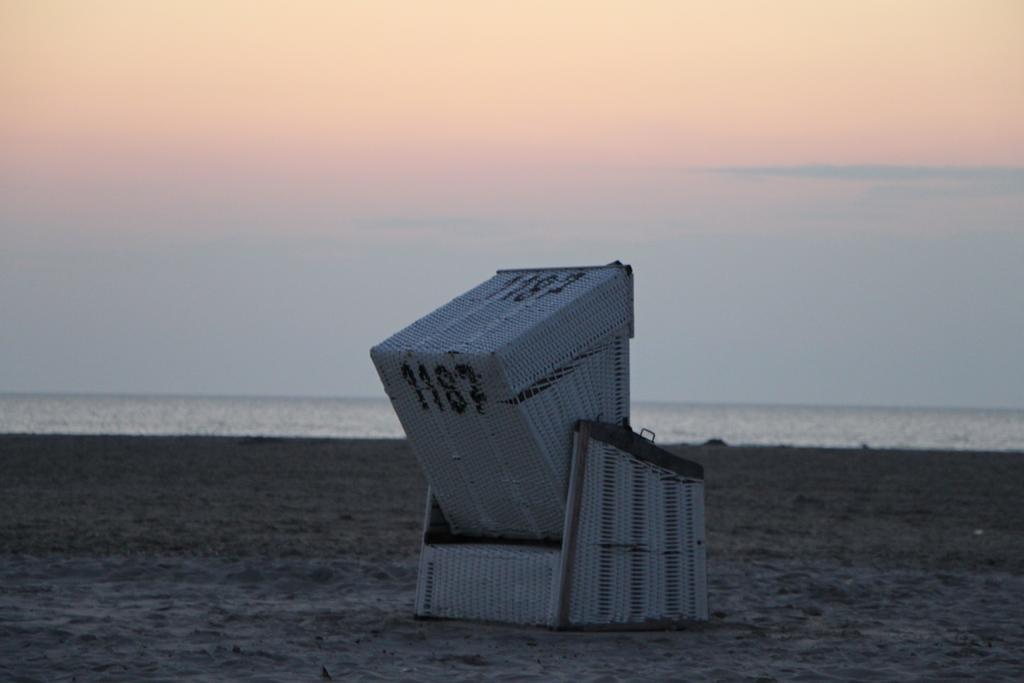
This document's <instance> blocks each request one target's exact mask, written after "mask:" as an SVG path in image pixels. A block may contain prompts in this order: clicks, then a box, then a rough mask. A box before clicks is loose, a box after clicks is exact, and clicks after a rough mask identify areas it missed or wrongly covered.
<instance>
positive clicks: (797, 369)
mask: <svg viewBox="0 0 1024 683" xmlns="http://www.w3.org/2000/svg"><path fill="white" fill-rule="evenodd" d="M547 172H549V173H551V177H552V187H554V188H555V189H556V190H558V189H562V190H566V189H569V190H572V191H571V192H569V191H566V192H565V194H561V193H559V192H552V194H551V196H548V197H535V198H534V200H533V201H532V202H530V203H528V204H525V205H524V204H519V203H517V198H516V197H515V196H513V195H510V196H498V197H496V198H491V202H490V203H489V204H488V203H487V202H481V201H477V200H478V197H477V196H476V195H475V194H474V192H475V190H468V191H467V192H466V193H465V195H464V196H459V195H458V194H457V193H455V194H454V195H452V196H454V197H455V198H456V199H458V200H459V201H457V202H455V203H456V204H459V205H461V206H462V207H463V209H464V210H461V211H459V212H453V213H452V214H451V215H442V214H437V213H431V212H430V211H429V209H430V208H431V207H430V206H426V205H424V204H423V203H422V202H420V201H419V200H417V199H416V198H412V199H409V198H408V197H406V196H405V194H404V193H403V192H402V188H401V187H396V192H395V202H394V205H393V206H392V207H390V208H389V210H388V211H387V212H386V213H385V212H384V211H381V210H380V209H379V208H378V207H364V206H360V205H359V202H358V198H355V199H353V198H352V196H350V195H346V194H345V193H338V195H337V196H335V195H334V194H332V193H331V192H330V191H329V189H325V190H323V191H322V192H321V193H320V194H317V195H315V196H311V197H309V198H308V204H307V205H305V206H304V207H303V206H296V205H292V204H283V203H281V202H280V200H279V198H277V197H274V196H266V197H261V196H258V195H256V194H253V193H252V192H251V189H252V188H251V187H247V186H246V185H245V184H244V183H242V184H241V185H240V187H239V189H238V191H237V194H231V193H225V192H220V193H218V195H217V196H216V197H213V198H210V199H209V200H208V201H200V199H201V197H200V193H199V192H198V190H197V189H196V188H194V187H187V186H186V187H168V186H166V185H160V186H159V187H157V186H155V185H154V184H152V183H148V182H146V181H145V180H143V181H140V183H139V185H138V187H137V188H136V191H135V192H133V193H132V194H131V196H129V197H126V198H125V199H124V200H123V201H112V200H111V199H110V198H109V197H107V198H105V199H104V200H103V201H102V202H97V203H96V204H95V205H94V206H92V207H91V209H90V206H88V203H87V202H83V200H81V199H76V200H74V201H73V202H64V201H61V200H60V198H56V200H55V201H49V200H48V199H47V198H46V197H44V196H38V197H33V196H32V195H31V194H30V193H27V192H24V191H16V189H11V188H12V187H14V185H13V184H12V183H8V184H6V185H5V186H0V207H3V208H0V239H2V243H3V245H4V248H3V250H2V252H0V311H2V319H3V324H2V326H0V391H3V392H127V393H178V394H197V393H198V394H229V395H236V394H242V395H248V394H256V395H317V396H321V395H323V396H379V395H381V394H382V392H381V389H380V386H379V382H378V380H377V378H376V375H375V373H374V371H373V368H372V366H371V364H370V361H369V357H368V349H369V347H370V346H371V345H372V344H374V343H376V342H378V341H380V340H381V339H383V338H384V337H386V336H387V335H388V334H390V333H392V332H394V331H395V330H397V329H398V328H399V327H401V326H403V325H405V324H407V323H409V322H411V321H412V320H414V319H415V318H417V317H418V316H420V315H422V314H424V313H426V312H428V311H429V310H431V309H432V308H434V307H436V306H438V305H440V304H442V303H444V302H445V301H447V300H448V299H449V298H451V297H453V296H455V295H457V294H459V293H461V292H462V291H465V290H466V289H469V288H470V287H471V286H473V285H474V284H476V283H478V282H479V281H481V280H483V279H485V278H487V277H489V276H490V275H491V274H492V273H493V271H494V270H496V269H498V268H505V267H515V266H543V265H575V264H591V263H605V262H608V261H611V260H614V259H619V260H622V261H624V262H627V263H631V264H632V265H633V266H634V268H635V271H636V301H637V307H636V312H637V325H636V331H637V337H636V339H635V340H634V343H633V365H632V367H633V382H632V388H633V396H634V398H635V399H638V400H641V399H647V400H682V401H711V402H719V401H721V402H769V403H775V402H782V403H812V404H813V403H828V404H860V405H864V404H872V405H938V406H981V407H986V406H991V407H1024V357H1022V353H1024V171H1022V169H1020V168H977V167H971V168H967V167H963V168H955V167H892V166H851V167H832V166H794V167H751V168H729V169H717V170H711V169H709V170H689V171H687V170H678V169H649V168H639V169H625V170H624V169H610V170H602V169H596V170H595V169H582V170H581V169H560V170H554V171H550V170H549V171H547ZM638 188H647V192H648V195H647V196H646V197H645V196H643V192H641V193H640V200H638ZM339 196H340V197H342V199H340V200H339V199H338V197H339ZM488 207H489V208H488ZM633 214H635V215H636V218H635V219H634V218H632V216H633ZM155 223H167V224H173V223H181V224H183V225H187V227H188V229H187V230H178V231H175V230H153V229H147V230H144V231H141V232H142V234H141V235H139V236H138V237H136V234H137V233H136V231H135V229H134V226H137V225H147V226H150V228H151V227H152V225H153V224H155Z"/></svg>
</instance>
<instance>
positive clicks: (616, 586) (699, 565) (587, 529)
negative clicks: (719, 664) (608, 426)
mask: <svg viewBox="0 0 1024 683" xmlns="http://www.w3.org/2000/svg"><path fill="white" fill-rule="evenodd" d="M703 487H704V485H703V482H699V481H691V480H686V479H683V478H681V477H679V476H678V475H676V474H675V473H673V472H670V471H668V470H665V469H662V468H660V467H656V466H653V465H650V464H648V463H644V462H641V461H639V460H636V459H635V458H632V457H630V456H629V455H628V454H627V453H624V452H622V451H620V450H618V449H616V448H615V447H613V446H610V445H608V444H605V443H602V442H599V441H594V440H590V441H589V446H588V459H587V465H586V472H585V475H584V484H583V500H582V504H581V510H580V526H579V530H578V533H579V540H578V542H577V551H576V557H575V561H574V562H573V575H572V583H571V587H570V590H571V601H570V610H569V615H570V622H571V623H572V624H573V625H578V626H597V625H605V626H611V625H615V624H643V623H645V622H650V623H661V622H666V621H669V622H670V621H679V620H703V619H707V578H706V569H705V564H706V552H705V542H704V495H703V493H704V492H703Z"/></svg>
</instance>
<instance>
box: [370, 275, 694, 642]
mask: <svg viewBox="0 0 1024 683" xmlns="http://www.w3.org/2000/svg"><path fill="white" fill-rule="evenodd" d="M632 335H633V277H632V270H631V269H630V268H629V267H628V266H624V265H622V264H620V263H618V262H616V263H613V264H609V265H608V266H599V267H585V268H551V269H525V270H507V271H499V272H498V273H497V274H496V275H495V276H494V277H493V278H491V279H490V280H488V281H486V282H484V283H483V284H481V285H479V286H478V287H476V288H474V289H472V290H470V291H469V292H467V293H466V294H463V295H462V296H460V297H457V298H456V299H454V300H453V301H451V302H450V303H449V304H447V305H445V306H442V307H441V308H439V309H437V310H436V311H434V312H433V313H431V314H429V315H427V316H425V317H424V318H421V319H420V320H418V321H417V322H415V323H413V324H412V325H410V326H409V327H407V328H405V329H404V330H402V331H400V332H398V333H397V334H395V335H393V336H392V337H390V338H389V339H387V340H386V341H384V342H382V343H381V344H379V345H377V346H375V347H374V348H373V349H371V357H372V359H373V361H374V364H375V366H376V368H377V371H378V373H379V375H380V377H381V381H382V383H383V384H384V388H385V391H386V392H387V395H388V397H389V398H390V400H391V402H392V405H393V407H394V409H395V412H396V413H397V415H398V417H399V420H400V422H401V423H402V426H403V429H404V430H405V432H406V435H407V437H408V439H409V443H410V446H411V448H412V451H413V453H414V455H415V456H416V458H417V461H418V462H419V465H420V467H421V468H422V469H423V472H424V475H425V477H426V479H427V483H428V486H429V490H428V495H427V511H426V518H425V522H424V540H423V548H422V553H421V559H420V571H419V579H418V584H417V596H416V614H417V616H420V617H425V618H429V617H433V618H462V619H478V620H486V621H501V622H511V623H521V624H537V625H545V626H550V627H555V628H589V627H599V626H605V627H621V626H631V627H638V626H640V627H642V626H644V625H647V626H649V627H653V626H655V625H662V626H664V625H665V624H668V623H674V622H676V621H679V620H686V619H702V618H706V613H707V605H706V597H705V596H706V582H705V578H704V545H703V544H704V539H703V533H704V532H703V528H704V527H703V473H702V471H701V470H700V468H699V466H697V465H695V464H693V463H686V462H685V461H682V460H681V459H679V458H677V457H675V456H673V455H672V454H670V453H668V452H667V451H663V450H661V449H658V448H656V447H654V446H653V445H652V444H651V443H650V442H648V441H646V440H644V439H642V438H641V437H640V436H638V435H636V434H634V433H633V432H632V431H631V430H630V429H629V428H628V418H629V339H630V337H631V336H632Z"/></svg>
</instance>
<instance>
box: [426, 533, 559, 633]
mask: <svg viewBox="0 0 1024 683" xmlns="http://www.w3.org/2000/svg"><path fill="white" fill-rule="evenodd" d="M559 554H560V553H559V551H558V549H557V548H544V547H533V546H515V545H498V544H494V545H491V544H483V543H479V544H462V543H457V544H448V545H427V546H424V547H423V552H422V554H421V555H420V571H419V582H418V583H417V587H416V615H417V616H419V617H433V618H441V619H476V620H480V621H500V622H506V623H511V624H530V625H541V626H550V625H551V619H552V614H553V608H552V599H553V595H552V590H553V585H554V584H553V582H554V579H555V577H556V576H557V571H558V560H559Z"/></svg>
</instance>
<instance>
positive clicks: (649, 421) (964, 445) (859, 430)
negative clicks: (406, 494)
mask: <svg viewBox="0 0 1024 683" xmlns="http://www.w3.org/2000/svg"><path fill="white" fill-rule="evenodd" d="M630 421H631V423H632V425H633V428H634V429H635V430H637V431H639V430H640V429H641V428H647V429H649V430H651V431H652V432H654V434H655V439H656V441H657V443H661V444H671V443H691V444H699V443H703V442H705V441H707V440H709V439H722V440H723V441H725V442H726V443H728V444H731V445H788V446H824V447H853V448H862V447H867V448H908V449H954V450H982V451H1024V410H1010V409H966V408H882V407H834V406H795V405H743V404H706V403H654V402H636V403H634V404H633V405H632V406H631V420H630ZM0 433H18V434H128V435H186V434H191V435H207V436H275V437H291V436H294V437H328V438H339V437H340V438H372V439H394V438H402V437H403V436H404V433H403V432H402V427H401V425H400V424H399V422H398V419H397V418H396V417H395V413H394V411H393V410H392V409H391V405H390V403H389V402H388V401H387V399H384V398H244V397H210V396H105V395H104V396H100V395H39V394H0Z"/></svg>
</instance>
